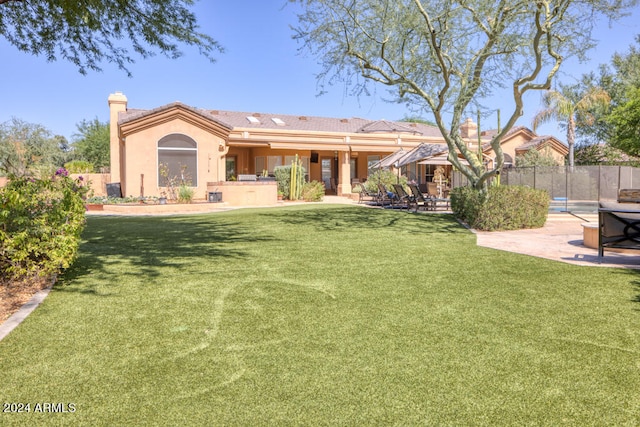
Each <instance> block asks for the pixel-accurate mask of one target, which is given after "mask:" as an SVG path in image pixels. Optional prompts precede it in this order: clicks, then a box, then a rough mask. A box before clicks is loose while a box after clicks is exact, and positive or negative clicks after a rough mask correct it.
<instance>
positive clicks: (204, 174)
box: [122, 118, 226, 199]
mask: <svg viewBox="0 0 640 427" xmlns="http://www.w3.org/2000/svg"><path fill="white" fill-rule="evenodd" d="M171 134H183V135H186V136H188V137H190V138H192V139H193V140H194V141H196V143H197V144H198V151H197V153H198V171H197V178H198V183H197V184H198V185H197V187H196V188H195V195H194V198H195V199H205V198H206V196H207V182H215V181H221V180H224V155H225V153H226V150H225V151H220V147H223V148H225V145H224V140H223V139H221V138H219V137H216V136H214V135H212V134H211V133H210V132H208V131H206V130H204V129H202V128H201V127H198V126H195V125H193V124H191V123H188V122H186V121H184V120H182V119H179V118H175V119H173V120H170V121H168V122H166V123H162V124H158V125H157V126H154V127H151V128H147V129H144V130H142V131H140V132H136V133H133V134H131V135H129V136H127V138H126V141H125V144H124V152H125V155H124V158H125V159H126V161H125V162H124V177H125V182H126V185H125V186H123V189H122V191H123V193H124V194H123V195H127V196H140V195H141V194H140V193H141V192H142V191H143V192H144V196H159V195H160V192H161V188H160V187H159V185H158V141H159V140H160V139H161V138H163V137H165V136H167V135H171ZM141 175H144V180H143V179H142V177H141ZM142 185H143V188H142V189H141V186H142Z"/></svg>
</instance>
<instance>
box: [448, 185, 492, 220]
mask: <svg viewBox="0 0 640 427" xmlns="http://www.w3.org/2000/svg"><path fill="white" fill-rule="evenodd" d="M485 196H486V194H485V193H482V192H480V191H478V190H475V189H474V188H472V187H456V188H454V189H452V190H451V193H449V198H450V199H451V210H452V211H453V213H454V215H455V216H456V218H458V219H460V220H462V221H464V222H466V223H468V224H470V225H471V224H473V223H474V222H475V219H476V218H477V217H478V212H479V211H480V208H481V206H482V203H483V202H484V199H485Z"/></svg>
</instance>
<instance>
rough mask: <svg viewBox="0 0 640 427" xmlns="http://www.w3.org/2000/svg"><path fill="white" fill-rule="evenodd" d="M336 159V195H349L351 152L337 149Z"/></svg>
mask: <svg viewBox="0 0 640 427" xmlns="http://www.w3.org/2000/svg"><path fill="white" fill-rule="evenodd" d="M338 161H339V164H338V188H337V192H338V196H349V195H350V194H351V153H349V152H348V151H339V152H338Z"/></svg>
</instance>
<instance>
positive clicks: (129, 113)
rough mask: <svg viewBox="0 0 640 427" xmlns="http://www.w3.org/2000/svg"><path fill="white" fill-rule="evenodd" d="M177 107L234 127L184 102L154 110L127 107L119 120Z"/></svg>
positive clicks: (123, 120) (128, 119) (122, 121)
mask: <svg viewBox="0 0 640 427" xmlns="http://www.w3.org/2000/svg"><path fill="white" fill-rule="evenodd" d="M175 107H179V108H182V109H185V110H188V111H190V112H192V113H194V114H198V115H199V116H202V117H204V118H206V119H208V120H212V121H214V122H217V123H218V124H220V125H222V126H224V127H227V128H229V129H230V130H231V129H232V128H231V127H230V126H229V125H228V124H227V123H224V122H222V121H221V120H218V119H217V118H215V117H213V116H212V115H211V114H209V113H208V112H207V111H206V110H202V109H198V108H193V107H190V106H188V105H186V104H183V103H182V102H172V103H171V104H166V105H163V106H161V107H157V108H154V109H153V110H141V109H127V111H126V112H125V113H120V115H119V116H118V122H119V123H120V124H124V123H128V122H132V121H134V120H137V119H141V118H144V117H147V116H150V115H153V114H157V113H161V112H163V111H167V110H170V109H172V108H175Z"/></svg>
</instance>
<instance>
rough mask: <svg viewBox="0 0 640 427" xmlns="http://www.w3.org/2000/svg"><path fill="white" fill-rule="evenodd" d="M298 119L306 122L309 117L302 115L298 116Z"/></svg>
mask: <svg viewBox="0 0 640 427" xmlns="http://www.w3.org/2000/svg"><path fill="white" fill-rule="evenodd" d="M298 120H300V121H303V122H306V121H307V120H309V119H307V116H300V117H298Z"/></svg>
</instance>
